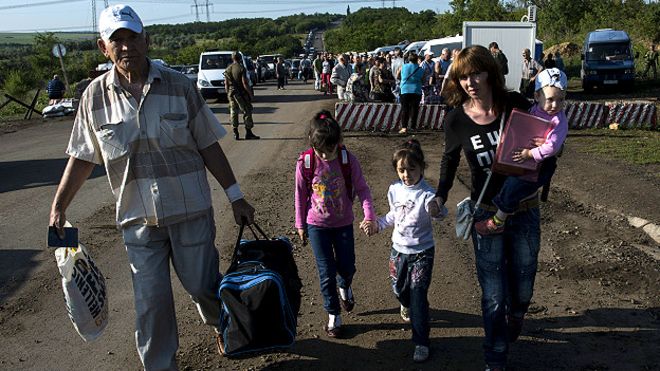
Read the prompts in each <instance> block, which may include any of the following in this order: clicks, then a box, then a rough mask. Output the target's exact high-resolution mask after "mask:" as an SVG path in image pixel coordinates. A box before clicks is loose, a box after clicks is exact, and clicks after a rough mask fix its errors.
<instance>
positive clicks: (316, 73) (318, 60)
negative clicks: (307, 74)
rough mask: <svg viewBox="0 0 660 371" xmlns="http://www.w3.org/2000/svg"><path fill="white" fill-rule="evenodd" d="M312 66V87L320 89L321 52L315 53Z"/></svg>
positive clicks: (321, 71)
mask: <svg viewBox="0 0 660 371" xmlns="http://www.w3.org/2000/svg"><path fill="white" fill-rule="evenodd" d="M312 65H313V67H314V89H315V90H318V91H320V90H321V73H323V58H322V57H321V53H318V54H316V58H315V59H314V62H313V63H312Z"/></svg>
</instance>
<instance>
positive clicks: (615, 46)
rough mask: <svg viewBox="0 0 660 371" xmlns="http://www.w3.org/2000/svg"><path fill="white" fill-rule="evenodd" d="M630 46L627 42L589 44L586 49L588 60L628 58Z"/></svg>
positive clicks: (629, 56)
mask: <svg viewBox="0 0 660 371" xmlns="http://www.w3.org/2000/svg"><path fill="white" fill-rule="evenodd" d="M630 58H631V54H630V46H629V44H628V43H625V42H622V43H612V44H591V45H590V46H589V50H588V51H587V60H588V61H603V60H606V61H614V60H625V59H630Z"/></svg>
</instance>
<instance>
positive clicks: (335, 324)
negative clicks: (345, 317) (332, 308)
mask: <svg viewBox="0 0 660 371" xmlns="http://www.w3.org/2000/svg"><path fill="white" fill-rule="evenodd" d="M328 317H329V318H328V323H327V324H326V325H325V326H323V329H324V330H325V333H326V334H327V335H328V337H331V338H338V337H340V336H341V316H339V315H336V316H335V315H332V314H330V315H329V316H328Z"/></svg>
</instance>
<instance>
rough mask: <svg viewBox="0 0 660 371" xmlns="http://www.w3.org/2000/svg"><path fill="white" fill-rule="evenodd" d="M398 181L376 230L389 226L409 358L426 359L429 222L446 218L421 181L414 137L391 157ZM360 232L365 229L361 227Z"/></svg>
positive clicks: (421, 163)
mask: <svg viewBox="0 0 660 371" xmlns="http://www.w3.org/2000/svg"><path fill="white" fill-rule="evenodd" d="M392 165H393V166H394V169H395V170H396V172H397V174H398V176H399V180H398V181H396V182H394V183H392V184H391V185H390V189H389V191H388V192H387V199H388V202H389V205H390V211H389V212H388V213H387V215H385V216H384V217H380V218H378V231H382V230H384V229H385V228H387V227H392V226H393V227H394V231H393V232H392V251H391V253H390V261H389V269H390V278H391V280H392V289H393V291H394V295H396V297H397V299H398V300H399V302H400V303H401V311H400V313H401V318H402V319H403V320H404V321H405V322H411V323H412V340H413V342H414V343H415V351H414V353H413V360H414V361H415V362H423V361H426V359H427V358H428V356H429V332H430V326H429V302H428V299H427V293H428V289H429V285H430V283H431V275H432V272H433V258H434V254H435V243H434V242H433V227H432V225H431V221H432V219H435V220H440V219H442V218H444V216H445V215H447V209H446V208H445V207H444V206H443V207H442V210H441V209H440V208H439V206H438V203H436V202H434V201H433V199H434V198H435V190H434V189H433V187H431V186H430V185H429V184H428V183H426V181H425V180H424V169H425V168H426V162H425V161H424V152H422V148H421V146H420V144H419V142H418V141H417V140H415V139H412V140H408V141H406V142H405V143H404V144H403V145H402V146H401V147H400V148H399V149H397V150H396V151H395V152H394V155H393V156H392ZM361 227H362V229H363V230H364V232H365V233H367V234H369V233H370V229H369V228H368V226H367V225H366V224H365V225H364V226H362V225H361Z"/></svg>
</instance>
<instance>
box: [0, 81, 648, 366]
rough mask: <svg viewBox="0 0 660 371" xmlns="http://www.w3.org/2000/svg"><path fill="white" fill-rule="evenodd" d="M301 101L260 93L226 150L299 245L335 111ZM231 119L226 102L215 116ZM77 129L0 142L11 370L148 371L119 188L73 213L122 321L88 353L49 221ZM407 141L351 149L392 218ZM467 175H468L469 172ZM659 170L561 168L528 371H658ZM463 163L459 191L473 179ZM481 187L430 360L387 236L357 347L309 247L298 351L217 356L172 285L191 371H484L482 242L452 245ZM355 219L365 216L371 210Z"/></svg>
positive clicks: (572, 157)
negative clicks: (421, 350) (117, 217)
mask: <svg viewBox="0 0 660 371" xmlns="http://www.w3.org/2000/svg"><path fill="white" fill-rule="evenodd" d="M287 89H288V90H286V91H283V92H277V91H276V90H274V86H271V85H261V86H259V87H258V89H257V92H256V93H257V96H258V98H257V103H256V104H255V113H256V115H255V121H256V122H257V125H256V128H255V131H256V133H257V134H258V135H261V136H262V138H263V139H262V140H261V141H259V142H256V141H249V142H248V141H239V142H235V141H233V139H231V138H225V139H223V140H222V142H221V144H222V146H223V148H224V149H225V151H226V152H227V153H228V156H229V159H230V161H231V163H232V164H233V167H234V170H235V172H236V173H237V176H238V178H239V180H240V181H241V184H242V188H243V190H244V192H245V193H246V194H247V196H248V198H249V199H250V201H251V202H252V203H253V204H254V205H255V206H256V208H257V210H258V211H257V212H258V216H257V220H258V221H259V223H260V224H261V225H262V227H264V229H265V230H266V231H267V232H268V233H272V234H277V235H282V234H287V235H288V236H289V237H291V238H293V235H292V226H293V220H294V216H293V194H292V192H293V173H292V172H293V166H294V163H295V159H296V157H297V154H298V153H299V152H300V151H302V150H304V149H305V148H306V147H305V141H304V140H303V137H304V134H303V133H304V124H305V123H306V122H307V120H308V119H309V117H310V116H311V115H312V114H313V113H314V112H316V111H317V110H318V109H320V108H322V107H325V108H331V107H332V103H333V101H332V100H330V99H324V98H323V97H322V96H319V95H318V94H317V93H315V92H314V91H313V90H312V84H308V85H306V86H303V85H301V84H299V83H298V82H295V81H293V82H291V83H290V84H289V85H288V87H287ZM211 106H212V108H213V110H214V111H215V112H216V113H217V114H218V115H219V117H220V119H221V121H222V122H225V123H226V122H227V121H228V120H227V119H228V115H227V111H226V108H225V105H217V104H212V105H211ZM70 127H71V122H70V121H55V122H49V123H47V124H44V125H41V126H37V127H34V126H33V127H31V128H28V129H25V130H20V131H17V132H15V133H11V134H5V135H2V136H0V148H3V151H2V153H0V179H2V183H1V186H0V222H2V224H1V227H0V228H1V229H0V237H2V238H0V254H1V255H0V258H1V259H0V268H1V269H0V336H1V337H2V339H3V340H2V345H0V369H7V370H21V369H24V370H90V369H93V370H137V369H139V368H140V364H139V360H138V358H137V353H136V351H135V349H134V344H133V321H134V315H133V302H132V290H131V285H130V275H129V267H128V264H127V261H126V257H125V252H124V250H123V246H122V243H121V239H120V236H119V233H118V232H117V231H116V230H115V229H114V226H113V220H114V207H113V205H112V202H111V199H110V192H109V189H108V185H107V180H106V179H105V176H104V175H103V173H102V172H98V173H95V177H94V178H93V179H90V180H89V181H88V182H87V183H86V185H85V186H84V187H83V189H82V190H81V193H80V194H79V195H78V197H77V199H76V204H74V205H73V206H72V208H71V209H70V211H69V213H68V216H69V218H70V219H71V220H72V221H73V223H74V224H76V225H77V226H78V227H80V228H81V241H83V242H87V245H88V246H89V247H90V250H91V253H92V254H93V256H94V257H95V258H96V259H97V264H98V266H99V267H100V269H101V270H102V271H103V272H104V273H105V274H106V276H107V277H108V293H109V298H110V305H111V315H110V324H109V326H108V328H107V329H106V332H105V334H104V335H103V336H102V337H101V338H100V339H99V340H97V341H96V342H93V343H89V344H87V343H84V342H83V341H82V340H81V339H80V338H79V337H78V336H77V334H76V333H75V331H74V330H73V327H72V325H71V323H70V322H69V320H68V318H67V316H66V312H65V309H64V304H63V302H62V295H61V289H60V287H59V281H58V275H57V271H56V268H55V264H54V258H53V256H52V252H50V251H44V250H43V245H44V242H43V240H44V236H45V225H46V223H47V216H48V209H49V206H50V201H51V199H52V196H53V193H54V187H55V184H56V183H57V181H58V180H59V177H60V175H61V171H62V169H63V166H64V161H65V160H64V155H63V149H64V147H65V146H66V143H67V138H68V133H69V131H70ZM417 137H418V139H420V141H421V142H422V145H423V146H424V148H425V150H426V154H427V156H428V158H429V163H430V167H429V169H428V170H427V173H426V176H427V178H429V179H430V180H431V184H436V182H437V177H438V171H439V170H438V167H439V166H438V165H439V161H440V157H441V153H442V143H443V137H442V133H441V132H434V133H430V132H429V133H420V134H419V135H418V136H417ZM402 139H403V138H401V137H398V136H379V135H373V134H366V133H357V134H354V133H347V134H346V138H345V143H346V145H347V146H348V148H349V149H350V150H351V151H353V152H354V153H355V154H356V155H357V157H358V159H360V161H361V163H362V166H363V169H364V172H365V176H366V179H367V181H368V182H369V184H370V186H371V189H372V193H373V195H374V199H375V201H376V208H377V211H378V213H379V214H382V213H384V212H386V208H387V202H386V192H387V187H388V185H389V183H390V182H391V181H392V180H394V179H395V176H396V175H395V174H394V172H393V170H392V169H391V165H390V164H389V158H390V156H391V153H392V150H393V148H394V147H396V146H397V145H398V144H399V143H400V142H401V141H402ZM462 166H464V165H462ZM658 170H659V169H658V167H657V166H655V167H645V168H642V167H630V166H625V165H623V164H621V163H618V162H616V161H614V160H609V159H606V158H596V157H593V156H589V155H585V154H584V153H581V152H580V148H579V147H573V146H571V141H570V137H569V140H568V145H567V150H566V152H565V155H564V157H563V158H562V160H561V162H560V168H559V170H558V172H557V175H556V177H555V179H556V180H555V181H554V183H553V188H552V191H551V198H550V201H549V202H548V203H546V204H544V205H543V207H542V215H543V221H542V223H543V236H542V248H541V255H540V266H539V273H538V275H537V280H536V291H535V297H534V304H533V305H532V308H531V311H530V315H529V317H528V320H527V322H526V323H525V328H524V330H523V335H522V337H521V338H520V340H519V341H518V342H517V343H515V344H513V345H512V349H511V358H510V361H511V366H512V367H513V369H515V370H550V369H565V370H606V369H609V370H652V369H659V368H660V352H658V346H657V344H659V343H660V296H659V295H660V263H659V261H658V260H656V259H654V258H652V257H651V256H650V255H649V254H647V253H645V252H643V251H642V249H645V250H647V251H649V252H656V251H659V247H658V245H657V244H656V243H655V242H654V241H652V240H651V239H650V238H649V237H648V236H647V235H646V234H644V233H643V232H642V231H641V230H640V229H636V228H634V227H631V226H629V224H628V222H627V220H626V219H625V217H624V216H622V215H632V216H637V217H641V218H644V219H647V220H651V221H654V222H655V223H658V222H660V210H659V209H658V207H657V205H658V204H659V201H660V196H659V195H658V192H657V190H658V189H660V184H659V183H660V179H659V178H658V176H657V174H658ZM467 175H468V172H467V169H466V168H464V167H462V168H461V171H460V180H461V181H462V182H465V181H469V177H468V176H467ZM212 189H213V196H214V206H215V210H216V220H217V222H218V239H217V241H216V243H217V246H218V248H219V249H220V250H221V258H222V260H221V268H222V269H225V268H226V267H227V264H228V257H229V256H230V251H231V250H230V249H231V248H232V243H233V240H234V238H235V234H236V232H237V228H236V227H235V226H233V225H231V223H230V219H229V218H228V213H227V210H228V209H227V206H228V205H227V202H226V199H225V196H224V194H223V192H222V190H221V189H220V187H219V185H217V183H213V182H212ZM467 193H468V190H467V188H466V186H465V185H464V184H462V183H461V182H456V185H455V187H454V189H453V190H452V192H451V194H450V196H451V197H450V199H449V201H448V203H447V205H448V206H450V218H449V219H448V220H447V221H445V222H442V223H439V224H437V225H436V227H435V232H436V233H435V237H436V244H437V247H436V265H435V271H434V276H433V283H432V285H431V289H430V293H429V299H430V303H431V309H432V311H431V315H432V324H431V338H432V346H431V350H432V354H431V358H430V360H429V361H428V362H427V363H425V364H423V365H415V364H413V363H412V349H413V346H412V344H411V342H410V340H409V338H410V336H411V330H410V326H409V325H405V324H403V323H401V321H400V318H399V316H398V305H397V302H396V300H395V299H394V297H393V295H392V294H391V290H390V288H389V284H388V279H387V273H388V272H387V266H386V262H387V256H388V252H389V246H390V243H389V236H388V235H387V234H381V235H377V236H375V237H371V238H367V237H365V236H362V235H358V237H357V241H356V253H357V266H358V267H357V268H358V273H357V275H356V278H355V284H354V290H355V295H356V300H357V306H356V309H355V310H354V312H353V313H351V314H349V315H347V316H345V318H344V322H345V326H346V327H345V329H346V332H347V338H346V339H341V340H331V339H328V338H327V337H325V335H324V334H323V331H322V329H321V327H322V324H323V322H324V320H325V314H324V312H323V308H322V299H321V296H320V292H319V288H318V277H317V273H316V269H315V266H314V260H313V256H312V253H311V250H310V249H309V247H302V246H299V244H296V246H295V247H296V250H295V254H296V259H297V262H298V265H299V269H300V274H301V277H302V278H303V282H304V284H305V286H304V288H303V295H304V297H303V306H302V308H301V312H300V317H299V324H298V338H297V342H296V344H295V345H294V346H293V347H292V348H291V349H290V350H289V351H287V352H282V353H272V354H267V355H260V356H254V357H249V358H245V359H238V360H237V359H233V360H232V359H226V358H222V357H220V356H219V355H217V353H216V350H215V345H214V341H213V338H212V331H211V330H210V329H209V328H208V327H206V326H204V325H202V324H201V321H200V319H199V316H198V314H197V312H196V310H195V308H194V306H193V305H192V303H191V301H190V300H189V298H188V297H187V296H186V294H185V292H184V291H183V289H182V288H181V286H180V284H179V283H178V281H177V280H176V279H175V278H173V282H174V283H173V285H174V287H175V297H176V309H177V314H178V324H179V332H180V335H181V336H180V353H179V364H180V367H181V369H183V370H202V369H208V370H216V369H223V370H248V369H249V370H270V369H283V370H309V369H312V368H314V369H317V370H355V369H362V370H399V369H427V370H438V369H445V370H479V369H481V368H482V366H483V361H482V351H481V337H482V329H481V315H480V304H479V303H480V290H479V287H478V284H477V281H476V275H475V268H474V257H473V255H474V254H473V252H472V247H471V243H470V242H467V243H466V242H463V241H458V240H456V239H455V237H454V236H453V222H452V220H451V216H453V211H454V210H453V209H452V208H451V206H452V205H454V204H455V203H456V202H458V201H459V200H460V199H462V198H463V197H465V196H466V195H467ZM357 215H359V216H358V218H361V217H362V215H361V213H360V212H359V211H358V212H357Z"/></svg>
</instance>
